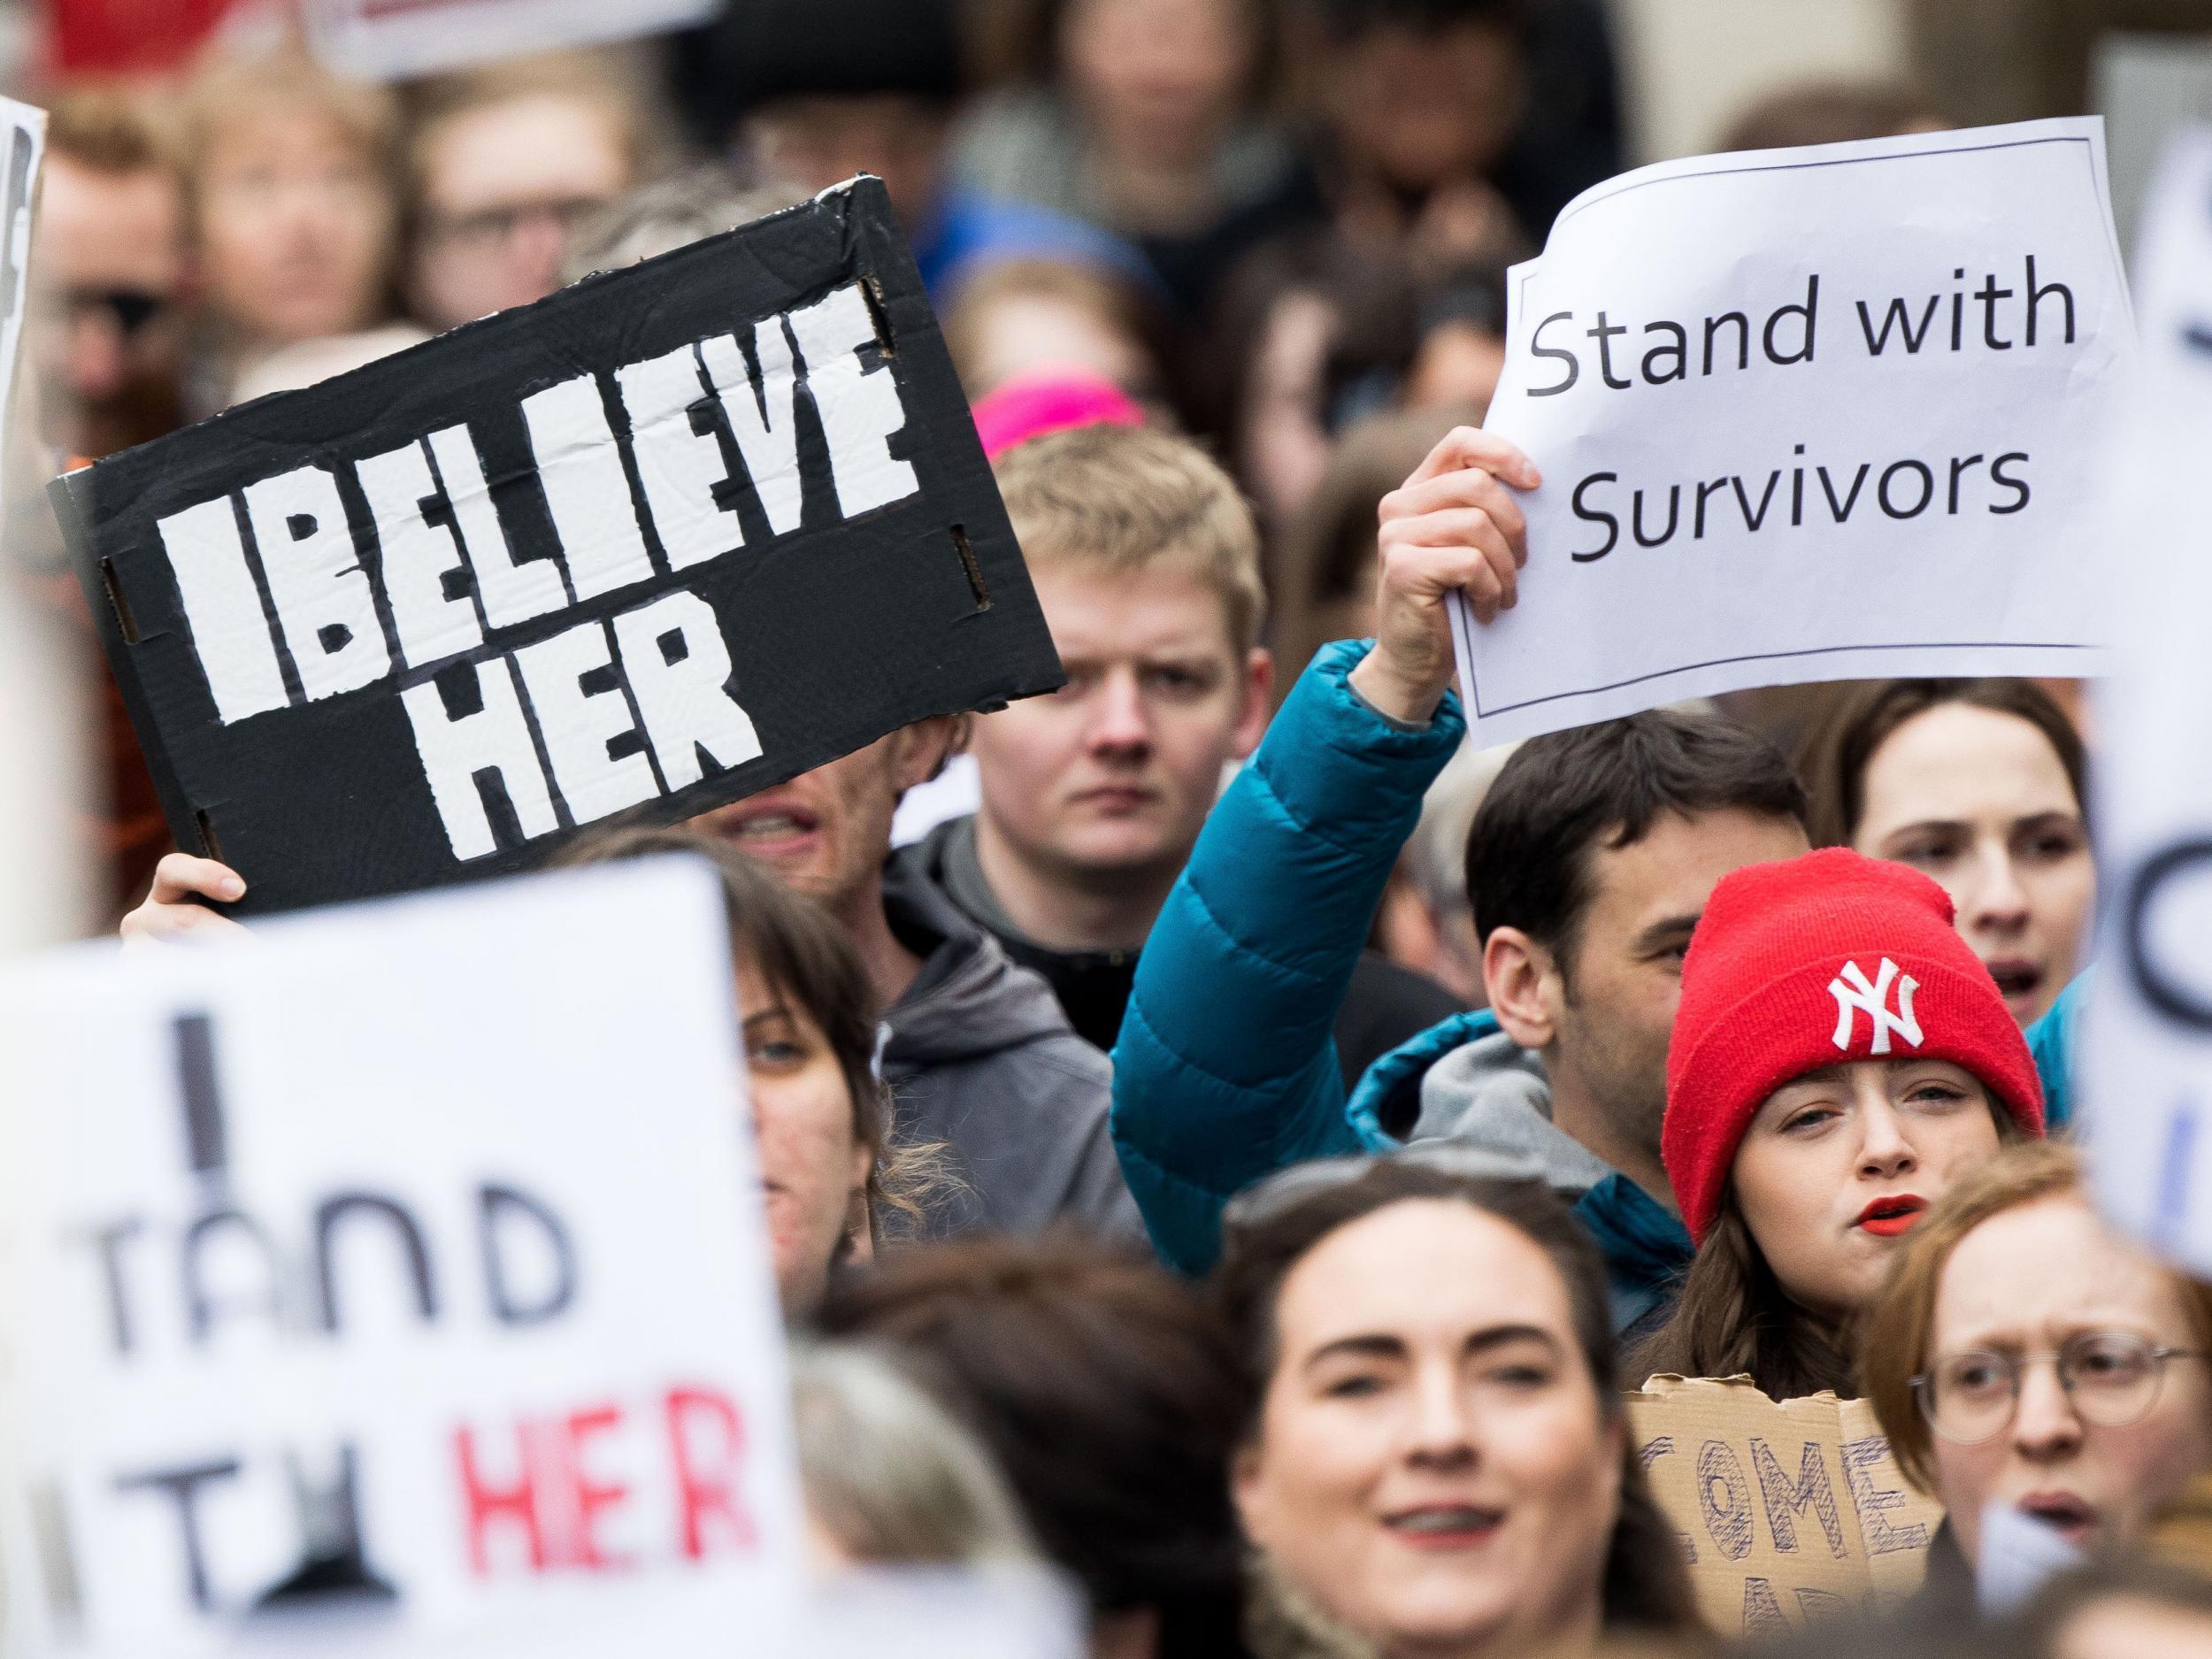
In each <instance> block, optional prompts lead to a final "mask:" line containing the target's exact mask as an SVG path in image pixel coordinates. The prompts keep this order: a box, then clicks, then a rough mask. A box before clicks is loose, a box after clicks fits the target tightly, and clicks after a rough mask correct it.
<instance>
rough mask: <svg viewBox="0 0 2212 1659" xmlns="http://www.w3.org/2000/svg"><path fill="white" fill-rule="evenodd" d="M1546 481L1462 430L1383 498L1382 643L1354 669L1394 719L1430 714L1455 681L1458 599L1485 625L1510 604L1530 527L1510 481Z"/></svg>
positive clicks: (1378, 639)
mask: <svg viewBox="0 0 2212 1659" xmlns="http://www.w3.org/2000/svg"><path fill="white" fill-rule="evenodd" d="M1500 480H1504V482H1503V483H1502V482H1500ZM1542 481H1543V480H1542V478H1541V475H1540V474H1539V473H1538V472H1537V471H1536V467H1535V465H1534V463H1532V461H1530V459H1529V458H1528V457H1526V456H1525V455H1523V454H1522V453H1521V451H1520V450H1519V449H1517V448H1515V447H1514V446H1513V445H1512V444H1511V443H1510V442H1507V441H1506V440H1505V439H1503V438H1501V437H1498V436H1496V435H1494V434H1491V433H1487V432H1483V431H1479V430H1478V429H1477V428H1475V427H1473V426H1460V427H1456V428H1455V429H1454V430H1453V431H1451V432H1449V433H1447V434H1445V435H1444V437H1443V438H1442V439H1441V440H1440V442H1438V443H1437V446H1436V447H1435V448H1434V449H1432V450H1430V451H1429V453H1428V457H1427V458H1426V459H1425V460H1424V461H1423V462H1422V463H1421V465H1419V466H1417V467H1416V468H1415V469H1414V471H1413V473H1412V475H1411V476H1410V477H1409V478H1408V479H1407V480H1406V481H1405V482H1404V483H1403V484H1402V485H1401V486H1400V487H1399V488H1396V489H1394V490H1393V491H1391V492H1390V494H1389V495H1386V496H1384V497H1383V499H1382V505H1381V509H1380V518H1381V526H1380V529H1379V532H1378V534H1377V536H1376V541H1377V546H1378V549H1379V553H1380V556H1381V565H1382V571H1381V575H1380V577H1379V584H1378V587H1377V589H1376V600H1375V649H1373V650H1372V651H1371V652H1369V653H1368V655H1367V657H1366V658H1365V660H1364V661H1363V662H1362V663H1361V664H1360V665H1359V666H1358V667H1357V668H1356V669H1354V670H1353V671H1352V684H1353V685H1354V686H1355V687H1357V688H1358V691H1359V694H1360V695H1362V696H1363V697H1365V698H1366V699H1367V700H1368V702H1370V703H1372V704H1374V706H1375V707H1376V708H1378V709H1379V710H1381V711H1382V712H1383V713H1385V714H1386V715H1388V716H1390V717H1391V718H1393V719H1395V720H1404V721H1407V722H1409V723H1411V724H1415V725H1418V724H1420V723H1422V722H1424V721H1425V720H1427V719H1428V718H1429V717H1430V716H1431V715H1432V714H1433V713H1435V711H1436V705H1437V703H1439V702H1440V700H1441V699H1442V697H1443V695H1444V687H1446V686H1447V685H1448V684H1449V683H1450V682H1451V676H1452V634H1451V625H1450V622H1449V620H1448V616H1447V614H1446V605H1447V601H1448V599H1449V598H1450V597H1451V596H1452V595H1465V596H1466V600H1467V603H1471V604H1472V605H1473V607H1474V609H1475V613H1476V615H1477V616H1478V617H1479V618H1481V619H1482V620H1483V621H1485V622H1487V621H1489V620H1490V619H1491V618H1493V617H1494V616H1496V615H1497V614H1498V612H1499V611H1502V610H1505V611H1509V610H1511V609H1512V608H1513V604H1514V602H1515V600H1516V599H1517V597H1518V585H1519V572H1520V568H1521V566H1522V565H1525V564H1526V563H1527V561H1528V524H1527V520H1526V519H1525V518H1524V517H1523V515H1522V512H1521V509H1520V505H1519V503H1517V502H1516V501H1515V500H1514V499H1513V496H1512V495H1511V493H1510V492H1509V490H1508V489H1507V488H1505V485H1506V484H1508V483H1509V484H1511V485H1512V486H1513V487H1514V488H1517V489H1534V488H1536V487H1537V486H1538V485H1539V484H1540V483H1541V482H1542Z"/></svg>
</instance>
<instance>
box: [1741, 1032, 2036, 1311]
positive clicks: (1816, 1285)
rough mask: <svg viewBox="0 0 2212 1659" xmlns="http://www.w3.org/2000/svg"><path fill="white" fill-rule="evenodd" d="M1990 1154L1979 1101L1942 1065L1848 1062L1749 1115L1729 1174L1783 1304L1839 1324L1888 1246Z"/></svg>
mask: <svg viewBox="0 0 2212 1659" xmlns="http://www.w3.org/2000/svg"><path fill="white" fill-rule="evenodd" d="M1996 1149H1997V1120H1996V1118H1995V1117H1994V1116H1993V1108H1992V1102H1991V1101H1990V1096H1989V1092H1988V1091H1987V1090H1986V1089H1985V1088H1984V1087H1982V1086H1981V1084H1980V1083H1979V1082H1978V1080H1977V1079H1975V1078H1974V1076H1973V1074H1972V1073H1970V1072H1969V1071H1966V1070H1965V1069H1964V1068H1962V1067H1960V1066H1955V1065H1953V1064H1951V1063H1950V1062H1949V1061H1947V1060H1918V1059H1905V1060H1851V1061H1847V1062H1845V1063H1844V1064H1839V1065H1832V1066H1824V1067H1822V1068H1821V1069H1820V1070H1819V1071H1809V1072H1807V1073H1806V1074H1805V1075H1804V1076H1803V1077H1801V1078H1796V1079H1792V1080H1791V1081H1790V1082H1787V1083H1785V1084H1784V1085H1783V1086H1782V1087H1780V1088H1778V1089H1777V1090H1775V1091H1774V1093H1773V1094H1770V1095H1768V1096H1767V1097H1766V1099H1765V1101H1764V1102H1762V1103H1761V1105H1760V1107H1759V1110H1758V1114H1757V1115H1756V1116H1755V1117H1754V1118H1752V1120H1751V1127H1750V1129H1749V1130H1748V1131H1747V1133H1745V1135H1744V1138H1743V1144H1742V1146H1740V1148H1737V1152H1736V1163H1735V1167H1734V1169H1733V1170H1732V1172H1731V1179H1732V1181H1733V1184H1734V1193H1735V1200H1736V1208H1737V1210H1738V1212H1739V1213H1740V1214H1741V1216H1742V1217H1743V1222H1744V1226H1745V1228H1746V1229H1747V1231H1748V1232H1749V1233H1750V1234H1751V1237H1752V1239H1753V1240H1754V1242H1755V1243H1756V1244H1757V1245H1758V1247H1759V1249H1760V1253H1761V1254H1762V1255H1763V1256H1765V1257H1766V1259H1767V1265H1768V1266H1769V1267H1770V1268H1772V1269H1773V1271H1774V1276H1775V1278H1776V1279H1778V1280H1779V1281H1780V1282H1781V1286H1782V1288H1783V1289H1784V1290H1785V1291H1786V1292H1787V1293H1788V1294H1789V1295H1790V1296H1791V1298H1792V1299H1793V1300H1794V1301H1796V1302H1800V1303H1801V1304H1803V1305H1804V1306H1805V1307H1807V1308H1809V1309H1811V1310H1813V1311H1814V1312H1816V1313H1818V1314H1821V1315H1824V1316H1825V1317H1829V1318H1836V1319H1840V1318H1842V1317H1845V1316H1847V1315H1848V1314H1850V1313H1853V1312H1855V1310H1858V1309H1859V1308H1860V1307H1862V1306H1863V1305H1864V1304H1865V1302H1867V1301H1868V1300H1869V1299H1870V1297H1872V1296H1873V1294H1875V1292H1877V1291H1878V1290H1879V1289H1880V1288H1881V1286H1882V1281H1883V1279H1884V1277H1885V1276H1886V1274H1887V1273H1888V1271H1889V1263H1890V1256H1891V1255H1892V1253H1893V1252H1894V1251H1895V1249H1896V1248H1897V1241H1898V1240H1900V1239H1901V1238H1902V1237H1904V1235H1905V1234H1906V1233H1909V1232H1910V1231H1911V1230H1912V1228H1913V1227H1914V1226H1916V1225H1918V1223H1919V1220H1920V1218H1921V1217H1922V1216H1923V1215H1924V1214H1925V1213H1926V1212H1927V1210H1928V1207H1929V1206H1930V1205H1931V1204H1932V1203H1934V1202H1935V1201H1936V1200H1937V1199H1939V1198H1940V1197H1942V1196H1943V1194H1946V1193H1947V1192H1948V1191H1950V1190H1951V1187H1952V1185H1953V1184H1954V1183H1955V1182H1956V1181H1957V1180H1958V1179H1959V1178H1960V1177H1961V1176H1962V1175H1964V1174H1965V1173H1967V1171H1970V1170H1972V1169H1974V1168H1975V1167H1977V1166H1978V1164H1981V1163H1982V1162H1983V1161H1984V1160H1985V1159H1986V1158H1987V1157H1988V1156H1989V1155H1990V1154H1991V1153H1993V1152H1994V1151H1996Z"/></svg>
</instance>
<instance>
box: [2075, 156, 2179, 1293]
mask: <svg viewBox="0 0 2212 1659" xmlns="http://www.w3.org/2000/svg"><path fill="white" fill-rule="evenodd" d="M2136 271H2137V279H2138V282H2139V299H2140V303H2141V313H2142V318H2143V346H2144V349H2143V373H2141V375H2140V376H2139V377H2138V380H2139V384H2138V388H2137V391H2136V396H2134V398H2133V399H2132V400H2131V403H2130V404H2129V406H2128V408H2127V410H2126V411H2125V414H2124V418H2123V419H2121V420H2120V421H2119V422H2118V423H2117V424H2116V427H2115V429H2114V431H2113V433H2112V434H2111V437H2110V441H2109V443H2108V446H2107V448H2106V449H2104V450H2103V451H2102V452H2101V453H2102V456H2103V459H2104V462H2105V469H2106V472H2107V476H2108V480H2109V486H2110V496H2109V513H2108V519H2107V522H2106V525H2105V527H2104V528H2103V530H2102V531H2101V534H2100V537H2099V541H2100V544H2101V545H2103V546H2107V547H2110V548H2113V549H2124V550H2125V552H2126V554H2127V564H2126V565H2124V566H2123V565H2115V566H2114V569H2113V573H2112V576H2111V577H2110V578H2109V579H2108V580H2113V581H2114V583H2115V585H2116V587H2118V588H2120V590H2121V599H2122V604H2123V617H2122V623H2121V626H2122V628H2123V637H2124V638H2125V639H2126V640H2127V641H2128V649H2126V650H2125V651H2124V652H2121V653H2118V658H2119V660H2118V661H2117V662H2116V664H2114V672H2113V674H2112V677H2111V678H2110V679H2109V680H2107V681H2105V682H2104V683H2103V684H2102V685H2101V687H2099V688H2098V704H2097V718H2096V727H2097V731H2098V733H2100V736H2101V742H2100V745H2099V752H2098V757H2097V773H2096V790H2097V841H2098V852H2099V860H2098V862H2099V865H2100V868H2101V887H2102V891H2101V899H2102V901H2103V902H2102V904H2101V907H2100V909H2101V939H2100V943H2099V949H2098V952H2097V958H2098V962H2099V966H2098V968H2097V971H2096V978H2095V979H2093V981H2092V982H2091V983H2090V986H2089V987H2088V989H2087V1003H2086V1008H2085V1014H2084V1021H2083V1033H2084V1040H2083V1051H2082V1054H2081V1055H2080V1056H2079V1057H2078V1071H2077V1075H2076V1084H2077V1087H2078V1089H2079V1092H2080V1094H2081V1099H2082V1109H2081V1127H2080V1131H2079V1133H2080V1135H2081V1137H2082V1139H2083V1140H2084V1141H2085V1142H2086V1143H2087V1146H2088V1148H2089V1152H2090V1171H2091V1176H2092V1179H2093V1185H2094V1187H2095V1190H2096V1193H2097V1195H2098V1199H2099V1202H2100V1203H2101V1207H2102V1208H2103V1210H2104V1211H2105V1213H2106V1214H2107V1215H2108V1217H2110V1218H2111V1219H2112V1220H2113V1221H2114V1222H2116V1224H2117V1225H2120V1226H2122V1227H2124V1228H2125V1229H2126V1230H2127V1231H2128V1232H2130V1233H2132V1234H2134V1235H2135V1236H2136V1237H2138V1238H2140V1239H2143V1240H2147V1241H2148V1242H2149V1243H2150V1244H2151V1245H2152V1246H2153V1247H2154V1248H2157V1249H2158V1250H2160V1251H2162V1252H2163V1253H2164V1254H2166V1255H2167V1256H2170V1257H2171V1258H2173V1259H2174V1260H2176V1261H2177V1262H2179V1263H2182V1264H2183V1265H2184V1266H2185V1267H2188V1268H2189V1269H2191V1270H2192V1271H2194V1272H2196V1273H2198V1274H2200V1275H2212V771H2208V769H2207V767H2206V765H2205V757H2207V756H2208V755H2212V625H2208V620H2207V619H2208V618H2212V531H2208V527H2207V525H2206V521H2205V516H2204V506H2203V493H2204V492H2203V484H2202V479H2203V475H2204V457H2205V456H2206V455H2207V454H2208V453H2212V129H2208V128H2202V127H2199V128H2196V129H2193V130H2192V131H2190V132H2189V133H2187V134H2185V135H2184V136H2183V137H2181V138H2180V139H2178V140H2177V141H2176V142H2175V144H2174V147H2173V148H2172V149H2171V150H2170V151H2169V152H2168V154H2167V157H2166V159H2165V161H2164V163H2163V164H2162V166H2161V168H2160V171H2159V173H2158V176H2157V178H2156V180H2155V181H2154V185H2153V187H2152V191H2151V195H2150V198H2149V201H2148V204H2147V207H2146V209H2145V213H2144V221H2143V241H2142V244H2141V247H2140V248H2139V251H2138V257H2137V260H2136Z"/></svg>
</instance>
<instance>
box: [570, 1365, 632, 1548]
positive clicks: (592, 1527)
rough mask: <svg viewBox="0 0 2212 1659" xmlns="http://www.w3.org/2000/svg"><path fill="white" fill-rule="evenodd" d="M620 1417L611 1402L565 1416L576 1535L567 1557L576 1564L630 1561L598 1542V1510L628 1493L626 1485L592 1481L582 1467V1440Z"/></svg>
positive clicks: (614, 1424)
mask: <svg viewBox="0 0 2212 1659" xmlns="http://www.w3.org/2000/svg"><path fill="white" fill-rule="evenodd" d="M621 1421H622V1409H621V1408H620V1407H619V1406H615V1405H603V1406H594V1407H591V1408H589V1409H586V1410H582V1411H572V1412H571V1413H570V1414H569V1418H568V1435H567V1439H566V1440H565V1444H564V1446H563V1450H564V1452H565V1457H564V1459H563V1461H564V1462H565V1463H566V1465H567V1468H566V1470H565V1473H566V1475H567V1476H568V1484H569V1486H570V1489H571V1490H572V1493H573V1494H574V1496H575V1500H576V1537H575V1540H574V1548H573V1549H572V1551H571V1552H568V1554H569V1558H570V1560H572V1562H573V1563H575V1564H576V1565H577V1566H580V1567H589V1568H592V1569H594V1570H595V1571H606V1570H609V1569H620V1568H623V1567H627V1566H630V1565H631V1564H632V1563H631V1561H630V1558H629V1557H628V1556H627V1555H609V1554H608V1553H606V1551H604V1550H603V1549H602V1548H600V1546H599V1534H598V1531H597V1528H598V1525H599V1511H600V1510H602V1509H609V1508H611V1507H612V1506H613V1505H615V1504H618V1503H620V1502H622V1501H623V1500H624V1499H625V1498H626V1497H628V1496H629V1495H630V1489H629V1487H627V1486H624V1485H623V1484H622V1483H621V1482H619V1481H612V1482H607V1481H595V1480H593V1479H591V1477H590V1476H589V1475H588V1474H587V1473H586V1472H585V1471H584V1441H585V1439H586V1438H587V1437H588V1436H589V1435H593V1434H597V1433H599V1432H601V1431H603V1430H605V1429H611V1428H614V1427H616V1426H618V1425H619V1424H620V1423H621Z"/></svg>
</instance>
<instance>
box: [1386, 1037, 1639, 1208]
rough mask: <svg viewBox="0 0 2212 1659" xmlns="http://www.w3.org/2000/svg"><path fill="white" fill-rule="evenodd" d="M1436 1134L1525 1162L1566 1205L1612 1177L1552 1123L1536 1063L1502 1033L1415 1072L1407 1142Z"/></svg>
mask: <svg viewBox="0 0 2212 1659" xmlns="http://www.w3.org/2000/svg"><path fill="white" fill-rule="evenodd" d="M1437 1135H1448V1136H1450V1137H1451V1138H1452V1139H1454V1140H1455V1141H1465V1142H1467V1143H1469V1144H1471V1145H1473V1146H1479V1147H1483V1148H1487V1149H1489V1150H1490V1151H1493V1152H1499V1153H1503V1154H1505V1155H1506V1156H1509V1157H1512V1158H1514V1159H1516V1160H1517V1161H1518V1162H1520V1163H1522V1164H1527V1165H1529V1166H1530V1168H1531V1169H1532V1171H1534V1172H1537V1173H1540V1174H1541V1175H1542V1176H1543V1178H1544V1179H1545V1180H1546V1181H1548V1183H1550V1185H1551V1187H1552V1188H1553V1190H1554V1191H1555V1192H1558V1193H1560V1194H1563V1196H1564V1197H1565V1198H1566V1200H1567V1202H1570V1203H1572V1202H1574V1201H1575V1200H1576V1199H1578V1198H1579V1197H1581V1196H1582V1194H1585V1193H1586V1192H1588V1191H1589V1190H1590V1188H1592V1187H1595V1186H1596V1185H1597V1184H1598V1183H1599V1182H1600V1181H1601V1180H1603V1179H1605V1178H1606V1177H1607V1176H1609V1175H1610V1174H1612V1173H1613V1166H1612V1165H1611V1164H1608V1163H1607V1162H1606V1161H1605V1160H1604V1159H1603V1158H1601V1157H1600V1156H1598V1155H1597V1154H1596V1153H1594V1152H1593V1151H1591V1150H1590V1148H1587V1147H1586V1146H1584V1145H1583V1144H1582V1142H1580V1141H1577V1140H1576V1139H1575V1138H1574V1137H1573V1136H1572V1135H1571V1134H1569V1133H1566V1131H1564V1130H1563V1129H1561V1128H1559V1127H1558V1126H1557V1125H1555V1124H1554V1123H1553V1122H1552V1120H1551V1083H1550V1081H1549V1080H1548V1079H1547V1078H1546V1077H1545V1076H1544V1063H1543V1062H1542V1061H1541V1060H1540V1059H1539V1058H1537V1056H1535V1055H1533V1054H1532V1053H1531V1052H1530V1051H1529V1050H1528V1049H1526V1048H1522V1047H1521V1045H1520V1044H1518V1043H1517V1042H1515V1041H1513V1039H1512V1038H1510V1037H1509V1036H1507V1035H1506V1034H1505V1033H1503V1032H1502V1031H1499V1032H1493V1033H1491V1034H1490V1035H1489V1036H1487V1037H1479V1038H1478V1039H1476V1040H1475V1041H1473V1042H1471V1043H1468V1044H1465V1045H1464V1046H1463V1047H1461V1048H1455V1049H1453V1050H1452V1051H1451V1052H1450V1053H1449V1054H1447V1055H1445V1056H1443V1057H1442V1058H1441V1059H1440V1060H1438V1061H1437V1062H1436V1064H1434V1065H1432V1066H1431V1067H1430V1068H1429V1069H1428V1071H1426V1072H1425V1074H1424V1075H1423V1077H1422V1079H1421V1116H1420V1117H1419V1118H1418V1119H1417V1120H1416V1122H1415V1123H1414V1125H1413V1134H1412V1136H1411V1139H1413V1140H1416V1141H1426V1140H1428V1139H1430V1138H1431V1137H1432V1136H1437Z"/></svg>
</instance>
